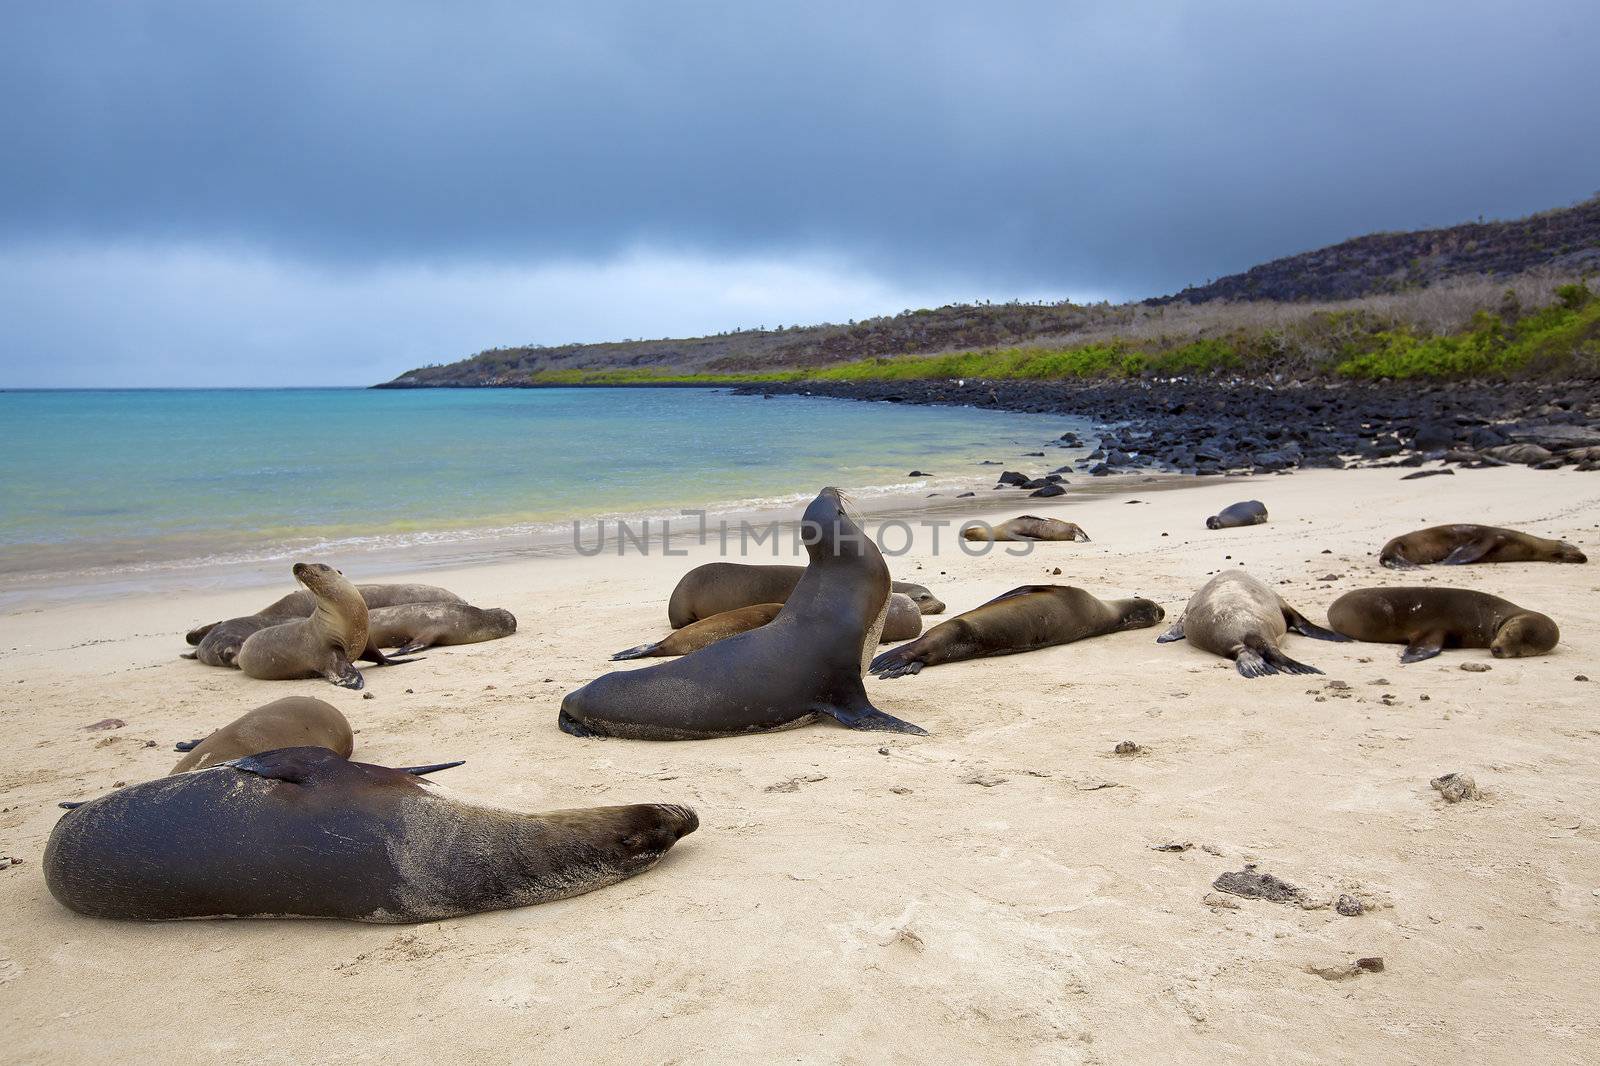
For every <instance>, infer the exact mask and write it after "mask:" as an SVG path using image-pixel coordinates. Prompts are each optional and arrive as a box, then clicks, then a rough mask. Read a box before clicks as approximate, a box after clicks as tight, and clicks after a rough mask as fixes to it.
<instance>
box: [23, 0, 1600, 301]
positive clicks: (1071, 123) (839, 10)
mask: <svg viewBox="0 0 1600 1066" xmlns="http://www.w3.org/2000/svg"><path fill="white" fill-rule="evenodd" d="M4 23H5V25H4V27H3V30H0V137H3V142H0V143H3V144H4V145H5V148H4V161H3V162H0V243H10V244H14V245H27V246H38V245H41V244H48V243H51V242H57V243H75V244H96V243H105V244H112V243H127V242H147V243H149V242H154V243H170V244H183V245H194V244H212V243H226V244H235V245H239V246H247V247H253V248H258V249H261V250H263V251H264V252H266V253H268V254H273V255H280V256H286V257H291V258H295V259H302V260H311V261H317V262H321V263H327V264H341V263H342V264H347V265H348V264H379V263H396V262H408V261H425V262H433V263H437V262H448V261H455V262H460V261H496V262H523V263H532V262H548V261H551V260H558V259H560V260H573V259H576V260H584V259H600V258H604V257H608V256H614V255H617V254H621V253H623V252H624V251H626V250H628V249H633V248H639V247H650V248H658V249H669V250H680V251H686V252H692V253H693V254H695V255H700V256H712V257H715V256H719V255H734V256H737V255H783V254H787V253H791V252H801V251H804V252H811V253H821V254H832V255H839V256H844V257H848V258H849V259H851V260H852V261H853V262H856V263H858V264H861V265H863V267H864V268H865V269H868V270H871V271H874V272H876V273H878V274H880V275H882V276H883V277H886V278H890V279H894V280H896V281H897V282H900V283H904V284H908V285H909V284H913V283H915V282H917V281H918V280H919V279H921V280H926V279H929V278H941V279H946V280H949V279H961V280H962V281H963V282H965V283H970V284H974V285H981V286H982V287H983V289H984V291H987V292H991V293H993V294H995V295H1002V294H1003V292H1002V290H1005V289H1013V290H1020V289H1028V290H1039V289H1041V288H1044V289H1049V290H1053V291H1060V292H1062V293H1069V292H1095V293H1101V292H1110V293H1115V294H1119V295H1126V296H1138V295H1145V294H1149V293H1155V292H1161V291H1168V290H1171V289H1173V288H1176V287H1179V286H1181V285H1183V284H1185V283H1188V282H1191V281H1203V280H1205V279H1206V278H1207V277H1208V276H1212V275H1217V274H1221V273H1225V272H1229V271H1232V270H1236V269H1239V268H1242V267H1245V266H1248V265H1249V264H1251V263H1252V262H1255V261H1258V260H1260V259H1263V258H1268V257H1271V256H1273V255H1278V254H1284V253H1287V252H1292V251H1296V250H1300V249H1303V248H1306V247H1310V246H1315V245H1317V244H1321V243H1325V242H1328V241H1331V240H1336V239H1339V238H1342V237H1345V236H1349V235H1353V234H1355V233H1358V232H1362V231H1367V230H1371V229H1375V228H1409V227H1414V226H1419V225H1428V224H1447V223H1451V222H1455V221H1459V220H1462V219H1466V218H1471V217H1475V216H1477V215H1478V214H1480V213H1482V214H1488V215H1491V216H1494V215H1514V214H1519V213H1523V212H1526V211H1530V210H1535V209H1539V208H1543V207H1547V206H1553V205H1557V204H1562V203H1566V202H1569V201H1571V200H1573V199H1576V198H1580V197H1582V196H1585V195H1588V194H1589V193H1591V192H1593V191H1594V190H1595V188H1596V187H1600V166H1597V164H1600V140H1596V139H1595V138H1594V137H1592V136H1590V133H1591V132H1592V131H1590V130H1589V129H1588V123H1587V121H1586V118H1585V116H1586V115H1587V114H1588V112H1589V111H1590V107H1589V103H1590V102H1591V101H1593V100H1594V99H1595V98H1596V96H1597V92H1600V73H1597V71H1600V64H1596V63H1594V62H1593V55H1592V46H1591V43H1590V36H1591V35H1590V34H1589V32H1588V29H1589V27H1590V25H1591V23H1592V7H1591V5H1589V4H1587V3H1580V2H1546V3H1531V4H1521V5H1507V4H1484V3H1470V2H1469V3H1454V4H1438V3H1416V2H1404V0H1401V2H1386V3H1357V4H1326V5H1316V6H1314V7H1313V6H1311V5H1299V4H1284V3H1278V2H1273V3H1259V4H1230V3H1174V4H1137V3H1136V4H1126V3H1072V2H1054V3H1044V2H1041V3H1010V4H1006V3H997V4H973V3H970V2H963V3H948V4H940V3H896V4H828V3H816V2H808V3H803V4H773V3H750V2H748V0H745V2H740V3H726V4H710V3H671V2H660V0H657V2H654V3H640V4H628V5H604V4H595V3H578V4H534V3H505V4H475V5H468V4H447V3H440V4H437V5H428V4H406V3H396V2H389V3H382V4H369V5H357V4H340V3H316V4H292V3H275V4H262V5H253V6H246V5H241V4H231V3H192V4H174V3H152V2H137V0H128V2H123V3H114V4H76V3H65V2H64V3H32V4H13V5H8V7H7V10H6V13H5V15H4ZM886 310H897V308H887V309H886Z"/></svg>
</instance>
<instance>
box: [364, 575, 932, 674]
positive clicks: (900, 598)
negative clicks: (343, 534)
mask: <svg viewBox="0 0 1600 1066" xmlns="http://www.w3.org/2000/svg"><path fill="white" fill-rule="evenodd" d="M781 610H783V604H781V603H758V604H756V605H755V606H753V607H741V608H739V609H738V610H737V611H723V612H722V613H721V614H714V615H712V616H711V617H710V618H702V619H700V621H698V622H690V623H689V624H688V625H686V626H684V627H683V628H682V629H674V630H673V631H672V632H671V633H669V634H667V635H666V636H665V637H662V638H661V639H660V640H658V641H656V642H655V643H653V644H640V645H639V646H638V647H636V648H627V649H625V650H623V651H619V652H617V653H616V654H615V655H613V656H612V657H611V661H612V662H617V661H619V660H623V659H647V658H655V657H659V656H670V655H688V654H689V653H690V652H692V651H699V650H700V649H701V648H704V647H708V646H710V645H712V644H715V643H716V642H717V641H719V640H722V639H723V638H725V637H731V636H733V635H735V634H736V633H748V632H749V631H750V630H752V629H759V628H760V627H762V626H764V625H766V624H767V623H768V622H770V621H772V620H773V619H774V618H776V617H778V612H779V611H781ZM373 613H374V614H376V613H377V612H373ZM921 632H922V612H921V611H919V610H917V605H916V603H915V602H914V601H913V600H912V599H911V597H910V596H907V595H906V594H905V593H903V592H891V593H890V594H889V614H888V616H887V617H886V618H885V619H884V622H883V633H882V634H881V635H880V636H879V638H878V642H879V643H880V644H889V643H892V642H894V641H897V640H910V639H911V638H912V637H914V636H916V635H917V634H919V633H921Z"/></svg>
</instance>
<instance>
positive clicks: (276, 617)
mask: <svg viewBox="0 0 1600 1066" xmlns="http://www.w3.org/2000/svg"><path fill="white" fill-rule="evenodd" d="M356 591H357V592H359V593H361V599H362V601H363V602H364V603H366V605H367V609H368V610H371V609H372V608H374V607H394V606H396V605H397V604H402V603H465V602H467V601H465V600H463V599H462V598H461V597H460V596H457V595H456V594H455V593H454V592H451V591H450V590H449V589H442V588H439V587H438V586H437V585H414V584H402V585H392V584H391V585H370V584H369V585H357V586H356ZM316 606H317V598H316V597H315V596H313V595H311V594H310V593H309V592H306V591H305V590H304V589H299V590H297V591H294V592H291V593H289V594H288V595H287V596H282V597H280V598H279V599H277V600H274V601H273V602H272V603H269V604H267V605H266V606H265V607H263V608H261V610H259V611H257V612H256V613H255V614H254V615H243V616H241V617H240V618H235V619H232V621H235V622H238V621H242V620H243V619H245V618H267V619H271V621H269V622H267V623H266V624H265V625H261V626H257V627H256V629H264V628H265V627H266V625H278V624H279V623H282V622H292V621H294V620H295V619H296V618H310V617H311V612H312V611H313V610H315V609H316ZM222 624H223V623H222V622H212V623H210V624H208V625H203V626H195V627H194V628H193V629H191V630H189V632H188V633H186V634H185V635H184V639H185V640H187V641H188V642H189V643H190V644H192V645H199V644H200V643H201V642H202V641H203V640H204V639H205V637H206V635H207V634H208V633H210V632H211V631H212V630H213V629H215V628H216V627H217V626H219V625H222ZM250 632H251V633H253V632H255V630H254V629H252V630H251V631H250ZM245 636H249V633H246V634H245ZM233 650H234V651H235V652H237V651H238V650H239V649H238V647H237V646H235V647H234V649H233ZM192 657H193V656H188V658H192ZM229 662H230V663H231V662H232V659H231V658H230V659H229ZM210 665H212V666H216V665H221V664H218V663H211V664H210Z"/></svg>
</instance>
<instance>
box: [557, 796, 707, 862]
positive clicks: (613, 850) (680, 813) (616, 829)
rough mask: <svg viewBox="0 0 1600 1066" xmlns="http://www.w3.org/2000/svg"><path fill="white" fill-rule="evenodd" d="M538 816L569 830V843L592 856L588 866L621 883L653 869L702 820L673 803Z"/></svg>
mask: <svg viewBox="0 0 1600 1066" xmlns="http://www.w3.org/2000/svg"><path fill="white" fill-rule="evenodd" d="M539 817H540V818H541V819H542V820H544V821H546V822H550V823H553V824H557V825H559V826H560V827H561V828H562V829H565V830H569V831H570V836H569V837H568V839H569V840H571V841H582V845H581V846H582V847H583V848H584V849H585V850H587V851H589V852H590V854H588V855H586V856H584V859H585V863H584V865H588V866H590V867H591V868H594V869H598V870H603V871H607V872H608V873H610V874H611V875H614V877H615V879H616V880H621V879H622V878H624V877H632V876H633V875H634V874H636V873H640V872H642V871H644V870H648V869H649V868H650V867H652V866H654V865H655V864H656V863H658V862H660V861H661V856H663V855H665V854H666V853H667V851H668V850H669V849H670V848H671V847H672V845H674V844H676V843H677V842H678V841H680V840H682V839H683V838H684V837H686V836H688V835H689V834H690V833H692V832H694V831H695V830H696V829H698V828H700V818H699V816H697V815H696V814H695V813H694V811H693V810H691V809H690V808H688V807H680V806H678V805H676V804H672V803H637V804H633V805H631V806H626V807H593V808H589V809H585V810H571V811H553V812H551V813H548V814H542V815H540V816H539ZM568 846H569V847H573V846H578V845H575V844H569V845H568ZM611 879H612V878H610V877H602V880H605V881H609V880H611Z"/></svg>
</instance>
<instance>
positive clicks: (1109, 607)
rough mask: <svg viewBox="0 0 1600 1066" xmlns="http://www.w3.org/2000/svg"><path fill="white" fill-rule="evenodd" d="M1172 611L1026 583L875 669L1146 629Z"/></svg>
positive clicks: (881, 659)
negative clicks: (1127, 630) (1125, 630)
mask: <svg viewBox="0 0 1600 1066" xmlns="http://www.w3.org/2000/svg"><path fill="white" fill-rule="evenodd" d="M1166 615H1167V612H1165V611H1163V610H1162V609H1161V606H1160V605H1159V604H1157V603H1155V602H1154V601H1151V600H1143V599H1129V600H1111V601H1106V600H1101V599H1098V598H1096V597H1095V596H1092V595H1090V594H1089V593H1087V592H1085V591H1084V590H1083V589H1080V588H1074V587H1073V586H1071V585H1023V586H1022V587H1021V588H1014V589H1012V590H1011V591H1010V592H1007V593H1003V594H1002V595H999V596H996V597H995V598H994V599H992V600H990V601H989V602H988V603H985V604H983V605H982V606H980V607H975V608H973V609H972V610H970V611H967V612H966V613H964V614H958V615H956V616H955V617H954V618H952V619H950V620H949V621H948V622H941V623H939V624H938V625H936V626H934V627H933V628H932V629H931V630H929V631H928V632H927V633H926V634H924V635H923V636H922V637H920V638H918V639H917V640H914V641H912V642H911V643H910V644H902V645H901V646H900V647H898V648H895V649H893V650H892V651H886V652H884V653H883V654H882V655H880V656H878V657H877V658H876V659H874V660H872V666H871V667H870V669H871V671H872V672H873V673H875V674H877V675H878V676H879V677H880V678H888V677H903V676H904V675H906V674H915V673H918V672H920V671H921V670H922V668H923V667H924V666H937V665H939V664H940V663H954V662H961V661H962V660H964V659H978V658H982V657H984V656H988V655H1011V654H1013V653H1015V652H1022V651H1034V650H1036V649H1038V648H1049V647H1053V646H1054V645H1057V644H1068V643H1071V642H1072V641H1075V640H1083V639H1084V638H1085V637H1098V636H1100V635H1102V634H1104V633H1120V632H1121V631H1122V630H1124V629H1143V628H1145V627H1146V626H1153V625H1155V624H1156V623H1157V622H1159V621H1161V620H1162V619H1163V618H1165V617H1166Z"/></svg>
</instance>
